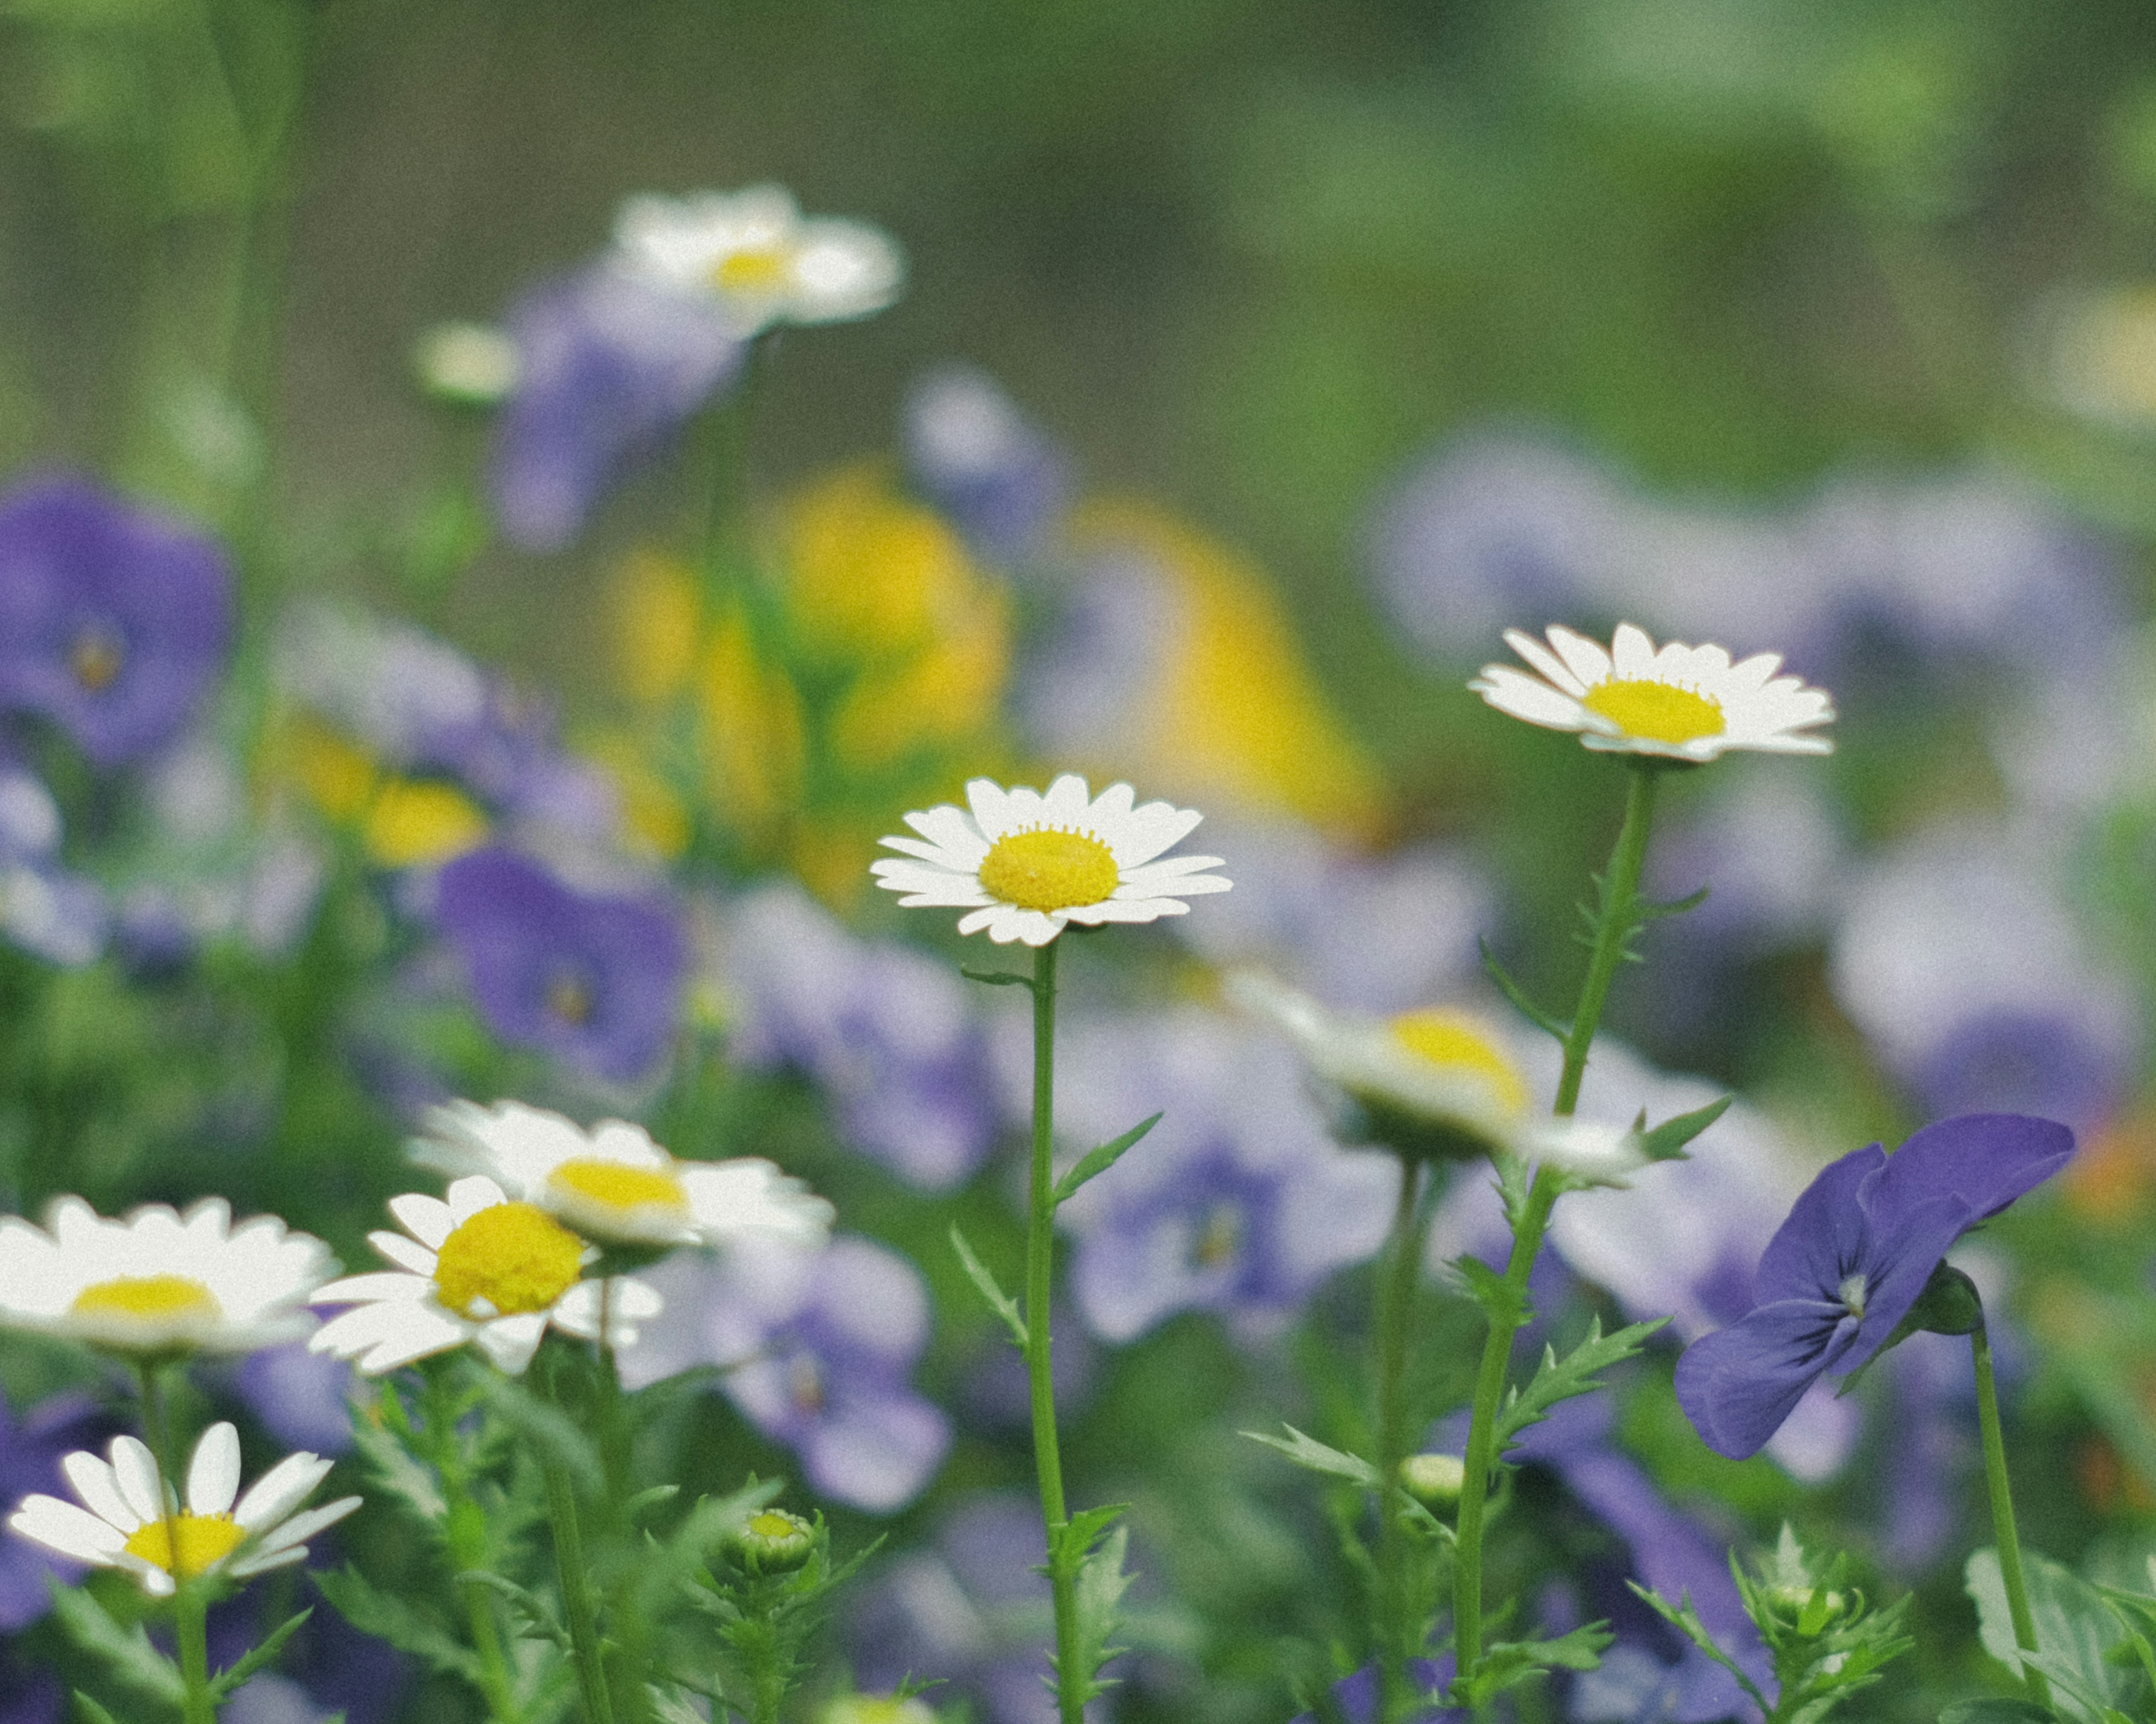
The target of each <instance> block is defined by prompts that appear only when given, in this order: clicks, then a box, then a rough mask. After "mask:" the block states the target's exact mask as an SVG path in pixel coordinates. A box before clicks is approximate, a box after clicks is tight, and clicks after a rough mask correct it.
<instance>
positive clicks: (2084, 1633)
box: [1963, 1547, 2138, 1724]
mask: <svg viewBox="0 0 2156 1724" xmlns="http://www.w3.org/2000/svg"><path fill="white" fill-rule="evenodd" d="M2021 1565H2022V1572H2023V1578H2024V1579H2025V1582H2026V1583H2027V1587H2028V1592H2029V1614H2030V1619H2032V1621H2033V1622H2034V1624H2035V1629H2036V1644H2037V1645H2038V1646H2040V1647H2041V1648H2042V1649H2043V1650H2042V1651H2040V1652H2039V1653H2035V1654H2030V1655H2024V1654H2023V1653H2022V1652H2021V1651H2020V1649H2019V1648H2018V1647H2017V1646H2016V1645H2015V1639H2014V1617H2013V1613H2012V1612H2011V1610H2010V1609H2009V1608H2008V1606H2007V1602H2006V1583H2005V1580H2004V1579H2002V1578H2001V1577H2000V1575H1999V1552H1997V1551H1995V1550H1993V1549H1991V1548H1989V1547H1985V1548H1984V1549H1983V1550H1980V1551H1977V1552H1974V1553H1973V1554H1972V1555H1971V1556H1970V1557H1969V1564H1968V1567H1967V1568H1965V1569H1964V1570H1963V1579H1964V1583H1965V1585H1966V1588H1967V1590H1968V1593H1969V1599H1970V1601H1971V1602H1972V1603H1974V1604H1975V1606H1976V1623H1977V1633H1978V1634H1979V1637H1980V1638H1981V1639H1982V1640H1983V1642H1984V1650H1985V1651H1986V1652H1988V1653H1989V1654H1990V1655H1992V1656H1993V1657H1994V1658H1995V1659H1997V1660H1999V1663H2001V1664H2003V1665H2005V1666H2006V1668H2007V1669H2008V1670H2012V1671H2013V1672H2014V1673H2015V1675H2020V1672H2021V1667H2022V1665H2023V1663H2024V1661H2026V1662H2028V1663H2030V1664H2033V1665H2035V1666H2036V1668H2037V1669H2038V1670H2041V1671H2042V1672H2043V1673H2044V1675H2046V1676H2047V1677H2049V1678H2050V1679H2051V1683H2052V1686H2053V1689H2054V1694H2053V1701H2054V1709H2055V1710H2056V1711H2058V1712H2059V1713H2060V1714H2061V1716H2064V1717H2066V1718H2068V1719H2071V1720H2074V1721H2076V1724H2104V1716H2103V1715H2104V1713H2105V1712H2106V1711H2107V1710H2109V1709H2111V1708H2112V1707H2115V1706H2121V1705H2123V1704H2126V1703H2127V1702H2128V1701H2130V1700H2131V1699H2132V1696H2133V1685H2134V1681H2135V1679H2136V1676H2137V1675H2138V1672H2137V1671H2136V1670H2133V1669H2132V1668H2130V1667H2122V1666H2121V1665H2117V1664H2115V1663H2113V1662H2112V1659H2111V1657H2110V1655H2111V1654H2112V1652H2113V1651H2114V1650H2118V1649H2122V1648H2123V1647H2124V1646H2125V1645H2126V1644H2127V1643H2128V1640H2129V1639H2130V1638H2131V1636H2132V1630H2131V1629H2130V1628H2129V1627H2128V1624H2126V1623H2125V1622H2123V1620H2121V1619H2120V1618H2119V1616H2118V1614H2117V1612H2116V1611H2115V1610H2114V1609H2112V1606H2111V1605H2110V1603H2108V1602H2107V1600H2106V1599H2105V1598H2104V1596H2103V1594H2102V1593H2100V1592H2098V1591H2097V1589H2096V1588H2094V1587H2092V1586H2091V1585H2090V1584H2089V1583H2087V1581H2085V1580H2083V1579H2082V1578H2081V1577H2080V1576H2079V1575H2077V1574H2076V1573H2074V1572H2073V1571H2072V1570H2071V1569H2070V1568H2063V1567H2061V1565H2060V1564H2058V1563H2056V1562H2052V1561H2051V1559H2050V1558H2049V1557H2040V1556H2037V1555H2035V1553H2034V1552H2027V1553H2025V1554H2024V1555H2023V1557H2022V1559H2021Z"/></svg>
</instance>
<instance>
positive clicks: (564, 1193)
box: [415, 1101, 832, 1247]
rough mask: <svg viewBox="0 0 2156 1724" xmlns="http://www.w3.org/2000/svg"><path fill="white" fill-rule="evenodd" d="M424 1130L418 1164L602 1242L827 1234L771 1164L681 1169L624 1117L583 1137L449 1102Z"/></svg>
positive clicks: (539, 1114) (505, 1104) (738, 1161)
mask: <svg viewBox="0 0 2156 1724" xmlns="http://www.w3.org/2000/svg"><path fill="white" fill-rule="evenodd" d="M427 1131H428V1134H429V1135H428V1137H426V1138H425V1139H423V1141H422V1142H420V1143H419V1144H418V1145H417V1146H415V1149H416V1152H417V1154H418V1158H419V1159H420V1160H421V1161H423V1162H429V1163H430V1164H432V1165H437V1166H440V1167H444V1168H445V1169H449V1170H452V1171H455V1172H475V1173H485V1174H486V1175H489V1176H490V1177H491V1178H494V1179H495V1180H498V1181H499V1182H500V1183H501V1184H502V1185H503V1186H504V1187H506V1188H507V1189H509V1190H510V1191H512V1192H514V1193H516V1195H517V1196H518V1197H519V1198H521V1199H522V1200H523V1201H525V1202H526V1203H535V1204H536V1205H537V1206H538V1207H539V1208H542V1209H544V1210H546V1211H547V1213H549V1214H551V1215H553V1216H554V1217H556V1218H557V1219H560V1220H562V1221H565V1222H567V1224H569V1225H570V1226H571V1227H572V1228H574V1229H576V1230H577V1232H578V1233H580V1234H583V1235H584V1237H585V1238H587V1239H598V1240H600V1241H602V1242H603V1243H606V1244H626V1245H660V1246H665V1245H719V1244H726V1242H727V1241H728V1240H731V1239H741V1238H744V1237H746V1236H747V1235H749V1234H758V1235H761V1236H763V1237H766V1238H770V1239H780V1240H783V1241H784V1242H785V1243H787V1244H793V1245H804V1246H810V1247H814V1246H818V1245H821V1244H823V1243H824V1240H825V1239H827V1238H828V1237H829V1234H830V1230H831V1218H832V1209H831V1206H830V1204H829V1203H826V1202H825V1201H824V1199H823V1198H819V1197H817V1196H816V1195H815V1194H814V1193H812V1192H810V1191H809V1189H808V1187H807V1186H805V1185H803V1183H801V1182H800V1181H799V1180H798V1179H796V1178H793V1177H792V1176H791V1175H788V1174H786V1173H782V1172H779V1170H778V1167H775V1166H774V1165H773V1164H772V1163H771V1162H767V1161H763V1160H762V1159H760V1158H758V1157H754V1156H742V1157H737V1158H735V1159H733V1160H731V1161H724V1162H682V1161H676V1160H675V1158H674V1157H672V1156H670V1155H669V1154H668V1153H667V1152H665V1150H663V1149H661V1148H660V1147H659V1146H658V1145H657V1144H656V1143H654V1142H652V1141H651V1135H650V1133H649V1132H648V1131H645V1130H644V1127H643V1126H634V1125H631V1124H629V1121H626V1120H602V1121H599V1123H598V1125H596V1126H593V1127H592V1129H591V1130H590V1131H586V1130H584V1128H583V1126H579V1125H577V1124H576V1123H575V1121H572V1120H567V1119H564V1118H563V1117H562V1116H561V1115H560V1114H558V1113H549V1112H548V1111H547V1110H546V1109H544V1108H539V1107H527V1106H525V1105H524V1104H523V1103H522V1102H521V1101H500V1102H496V1103H495V1106H492V1107H490V1108H489V1107H481V1106H479V1105H478V1104H477V1103H475V1102H470V1101H454V1102H451V1103H450V1104H449V1106H446V1107H438V1108H436V1109H434V1111H433V1112H432V1113H431V1114H429V1116H428V1118H427Z"/></svg>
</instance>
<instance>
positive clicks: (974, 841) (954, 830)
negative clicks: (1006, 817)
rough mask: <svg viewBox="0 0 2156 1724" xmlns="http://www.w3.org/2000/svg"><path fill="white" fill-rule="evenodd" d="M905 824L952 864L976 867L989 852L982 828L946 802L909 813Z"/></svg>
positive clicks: (969, 867)
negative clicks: (922, 810) (923, 810)
mask: <svg viewBox="0 0 2156 1724" xmlns="http://www.w3.org/2000/svg"><path fill="white" fill-rule="evenodd" d="M906 824H907V825H908V826H911V828H912V829H914V830H915V831H916V832H917V833H919V834H921V836H922V837H923V838H925V839H927V840H928V841H929V843H931V844H934V845H935V846H936V847H937V849H939V850H941V851H942V853H943V854H944V855H945V856H947V858H948V859H950V862H951V865H952V866H953V867H957V868H962V869H973V868H978V867H979V866H980V865H981V860H982V859H983V857H984V856H986V855H987V854H988V839H984V838H983V837H982V836H981V829H980V828H979V827H978V826H976V825H975V824H973V818H972V817H971V816H970V815H968V813H967V812H966V811H965V810H964V809H963V808H953V807H952V805H951V804H950V803H943V804H942V805H941V806H940V807H937V808H930V809H928V810H927V812H925V813H917V814H908V815H907V816H906ZM884 842H885V844H889V843H890V842H891V840H890V839H885V840H884Z"/></svg>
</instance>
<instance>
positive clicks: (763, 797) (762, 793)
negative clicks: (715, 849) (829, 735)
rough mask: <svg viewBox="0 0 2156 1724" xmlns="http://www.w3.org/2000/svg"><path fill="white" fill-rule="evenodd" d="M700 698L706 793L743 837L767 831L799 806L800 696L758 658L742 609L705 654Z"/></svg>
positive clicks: (781, 674) (783, 675)
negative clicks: (745, 834) (797, 804)
mask: <svg viewBox="0 0 2156 1724" xmlns="http://www.w3.org/2000/svg"><path fill="white" fill-rule="evenodd" d="M698 694H699V695H700V697H701V698H700V700H699V706H700V707H701V714H702V719H703V726H702V732H703V733H702V738H701V740H702V744H703V753H704V761H705V772H706V786H707V788H708V791H709V793H710V795H711V799H712V804H713V806H714V808H716V810H717V813H718V816H719V818H720V819H721V820H722V821H723V822H724V823H725V824H726V825H728V826H730V827H732V828H733V829H735V830H737V831H742V832H750V833H756V832H762V831H766V830H768V829H770V828H772V827H773V826H774V825H776V824H778V822H779V820H780V818H781V817H782V816H783V815H785V814H786V813H788V812H789V811H790V810H791V809H793V807H794V806H795V804H796V803H798V801H799V799H800V794H801V779H802V773H803V767H804V765H805V752H806V741H805V738H804V736H803V717H802V711H801V696H800V694H799V692H798V690H796V689H795V688H794V686H793V682H792V681H791V680H789V679H788V676H787V675H786V673H785V671H784V670H781V669H780V668H779V667H778V665H776V664H769V663H767V662H766V661H765V660H764V659H763V658H762V655H761V654H759V653H758V652H757V643H756V639H755V637H754V635H753V634H752V632H751V630H750V628H749V622H748V618H747V616H746V615H745V614H743V613H742V612H741V611H740V610H738V609H737V610H736V611H734V612H733V613H731V615H729V616H728V617H726V618H725V619H724V620H722V621H721V623H720V624H719V626H718V628H717V629H716V630H714V631H713V634H712V636H711V640H710V642H709V643H708V644H707V645H706V647H705V649H704V654H703V660H702V664H701V670H700V677H699V686H698Z"/></svg>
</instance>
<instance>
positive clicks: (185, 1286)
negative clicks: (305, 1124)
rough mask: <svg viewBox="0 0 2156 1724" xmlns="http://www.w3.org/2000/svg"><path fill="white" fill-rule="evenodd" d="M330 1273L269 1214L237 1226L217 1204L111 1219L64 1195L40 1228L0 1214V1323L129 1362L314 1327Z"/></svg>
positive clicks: (230, 1347)
mask: <svg viewBox="0 0 2156 1724" xmlns="http://www.w3.org/2000/svg"><path fill="white" fill-rule="evenodd" d="M335 1267H336V1265H335V1262H334V1260H332V1259H331V1256H330V1252H329V1247H328V1246H326V1245H325V1244H323V1243H322V1242H321V1240H320V1239H316V1238H314V1237H313V1236H312V1235H311V1234H303V1233H294V1232H292V1231H291V1230H290V1229H288V1228H287V1227H286V1226H285V1224H284V1223H283V1222H281V1221H280V1220H278V1219H277V1218H276V1217H275V1216H274V1215H257V1216H255V1217H254V1219H251V1220H249V1221H244V1222H242V1223H241V1224H239V1226H238V1227H234V1225H233V1224H232V1206H231V1205H230V1204H228V1203H226V1202H225V1201H224V1199H223V1198H204V1199H203V1201H202V1202H200V1203H197V1204H195V1205H194V1206H193V1208H190V1209H189V1210H188V1211H187V1213H186V1214H184V1215H181V1214H177V1213H175V1212H174V1211H173V1210H172V1209H171V1208H168V1207H167V1206H166V1205H165V1204H162V1203H148V1204H145V1205H144V1206H143V1207H142V1208H139V1209H136V1210H135V1211H134V1212H133V1213H131V1214H129V1215H127V1216H126V1217H125V1218H124V1219H120V1220H116V1221H114V1220H107V1219H105V1218H104V1217H103V1216H100V1215H99V1214H98V1213H97V1212H96V1211H95V1210H94V1209H92V1208H90V1205H89V1204H87V1203H85V1202H83V1200H82V1199H81V1198H74V1197H66V1198H59V1199H58V1200H57V1201H56V1202H55V1203H54V1204H53V1206H52V1208H51V1209H50V1211H49V1212H48V1219H47V1223H46V1225H45V1226H44V1227H42V1228H39V1227H34V1226H33V1225H31V1224H30V1223H28V1222H27V1221H24V1220H23V1219H21V1218H20V1217H18V1216H9V1217H8V1218H6V1219H0V1324H4V1325H6V1326H8V1327H10V1328H16V1329H36V1330H41V1331H44V1332H45V1333H47V1334H51V1335H63V1336H66V1337H69V1339H71V1340H75V1341H80V1342H87V1343H89V1344H90V1346H93V1347H104V1348H105V1349H106V1350H108V1351H110V1352H122V1353H130V1354H134V1355H137V1356H147V1355H152V1354H162V1353H184V1352H223V1353H234V1352H253V1351H254V1350H255V1349H256V1348H258V1347H274V1346H276V1345H277V1344H278V1343H279V1342H287V1341H295V1340H297V1339H298V1338H299V1337H301V1336H303V1335H305V1333H306V1332H307V1331H308V1330H309V1329H311V1328H312V1327H313V1326H314V1320H313V1318H311V1316H308V1315H307V1312H306V1311H305V1301H306V1299H307V1296H308V1295H309V1294H311V1293H312V1292H313V1291H314V1290H315V1289H316V1287H318V1286H320V1285H321V1284H322V1282H323V1281H324V1280H326V1279H327V1277H328V1276H329V1275H330V1274H331V1271H332V1270H334V1268H335Z"/></svg>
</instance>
